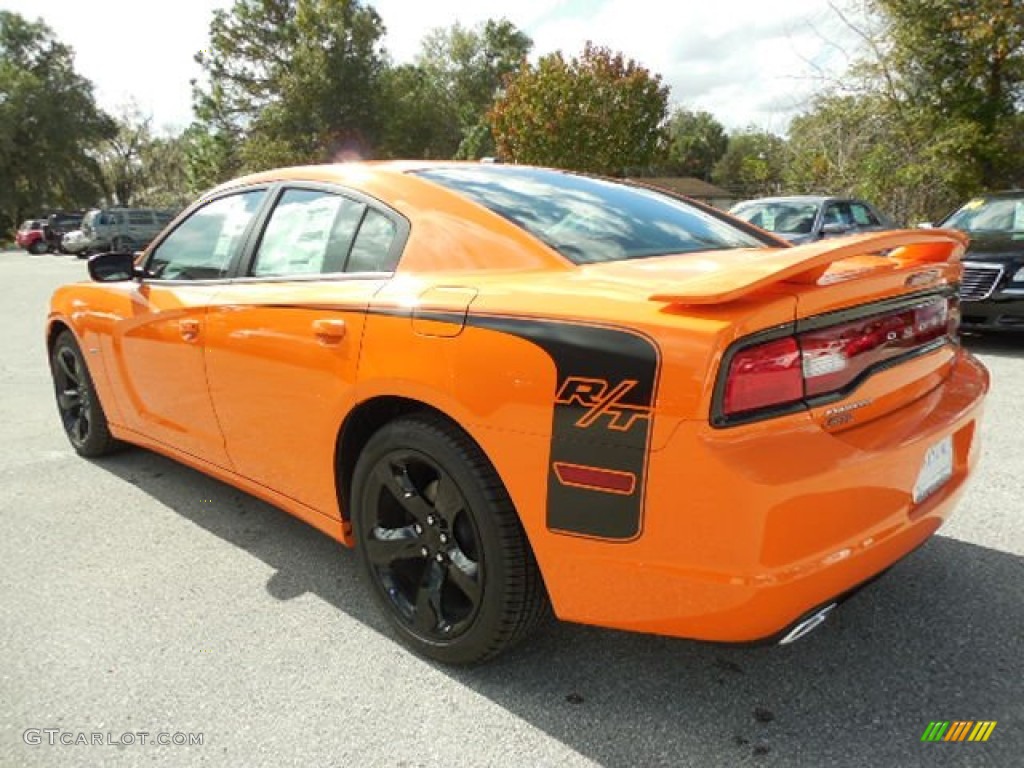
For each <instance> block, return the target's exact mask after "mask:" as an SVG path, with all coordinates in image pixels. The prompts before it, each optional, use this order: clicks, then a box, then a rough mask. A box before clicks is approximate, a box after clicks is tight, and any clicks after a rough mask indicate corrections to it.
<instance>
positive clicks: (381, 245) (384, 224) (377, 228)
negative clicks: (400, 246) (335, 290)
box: [345, 208, 398, 272]
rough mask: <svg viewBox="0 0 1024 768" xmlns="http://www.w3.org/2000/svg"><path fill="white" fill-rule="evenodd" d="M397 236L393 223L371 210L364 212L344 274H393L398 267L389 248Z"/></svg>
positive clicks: (395, 258) (396, 229)
mask: <svg viewBox="0 0 1024 768" xmlns="http://www.w3.org/2000/svg"><path fill="white" fill-rule="evenodd" d="M397 234H398V227H397V226H395V222H393V221H392V220H391V219H389V218H388V217H387V216H385V215H384V214H382V213H380V212H379V211H375V210H373V209H372V208H370V209H368V210H367V211H366V217H365V218H364V219H363V224H362V226H360V227H359V234H358V235H356V241H355V243H354V244H353V245H352V253H351V255H350V256H349V259H348V264H347V265H346V266H345V271H346V272H393V271H394V270H395V267H396V266H397V265H398V259H397V257H392V255H391V246H392V245H393V244H394V242H395V236H396V235H397Z"/></svg>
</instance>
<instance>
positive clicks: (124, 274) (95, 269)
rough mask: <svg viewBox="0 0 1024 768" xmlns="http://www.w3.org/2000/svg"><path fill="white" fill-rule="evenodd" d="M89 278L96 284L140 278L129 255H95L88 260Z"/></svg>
mask: <svg viewBox="0 0 1024 768" xmlns="http://www.w3.org/2000/svg"><path fill="white" fill-rule="evenodd" d="M88 268H89V277H90V278H92V279H93V280H95V281H96V282H97V283H117V282H124V281H127V280H134V279H135V278H136V277H142V274H143V273H142V270H141V269H139V268H138V267H136V266H135V255H134V254H131V253H116V252H110V253H97V254H96V255H95V256H91V257H90V258H89V263H88Z"/></svg>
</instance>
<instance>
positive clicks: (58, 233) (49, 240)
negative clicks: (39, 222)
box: [44, 213, 82, 253]
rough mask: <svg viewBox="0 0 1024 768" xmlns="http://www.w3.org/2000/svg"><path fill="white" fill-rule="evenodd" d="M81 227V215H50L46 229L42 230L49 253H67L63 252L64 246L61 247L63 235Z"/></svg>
mask: <svg viewBox="0 0 1024 768" xmlns="http://www.w3.org/2000/svg"><path fill="white" fill-rule="evenodd" d="M81 226H82V214H80V213H51V214H50V215H49V216H48V217H47V219H46V227H45V228H44V232H45V233H46V244H47V245H48V246H49V247H50V250H51V251H55V252H57V253H67V251H65V250H64V246H63V245H61V240H63V239H64V235H66V234H67V233H68V232H70V231H72V230H73V229H78V228H79V227H81Z"/></svg>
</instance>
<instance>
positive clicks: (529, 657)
mask: <svg viewBox="0 0 1024 768" xmlns="http://www.w3.org/2000/svg"><path fill="white" fill-rule="evenodd" d="M98 466H100V467H102V468H104V469H106V470H107V471H109V472H111V473H113V474H114V475H116V476H118V477H120V478H123V479H124V480H125V481H127V482H131V483H133V484H134V485H136V486H137V487H138V488H139V489H141V490H142V491H144V492H145V493H147V494H148V495H150V496H151V497H153V498H154V499H156V500H157V501H159V502H160V503H162V504H164V505H166V506H167V507H169V508H170V509H172V510H174V511H175V512H176V513H177V514H179V515H181V516H182V517H184V518H186V519H187V520H189V521H191V522H192V523H194V524H196V525H198V526H201V527H202V528H203V529H205V530H207V531H209V532H210V533H212V534H214V535H216V536H218V537H219V538H221V539H223V540H224V541H226V542H228V543H230V544H232V545H234V546H236V547H239V548H241V549H243V550H245V551H246V552H248V553H250V554H252V555H254V556H255V557H257V558H259V559H260V560H261V561H263V562H264V563H266V564H267V565H269V566H270V567H272V568H273V569H274V575H273V576H272V577H271V578H270V580H269V581H268V582H267V583H266V584H262V583H261V584H252V585H249V587H251V588H252V589H262V588H266V589H267V591H268V592H269V593H270V594H271V595H272V596H274V597H276V598H278V599H281V600H288V599H291V598H294V597H296V596H298V595H302V594H304V593H307V592H308V593H313V594H315V595H317V596H318V597H320V598H321V599H323V600H325V601H327V602H329V603H330V604H331V605H333V606H336V607H337V608H339V609H340V610H342V611H344V612H345V613H346V614H348V615H350V616H351V617H353V618H355V619H356V620H358V621H360V622H362V623H363V624H365V625H367V626H368V627H370V628H372V629H374V630H376V631H378V632H381V633H383V634H385V635H387V634H388V630H387V624H386V622H385V620H384V619H383V617H381V615H380V614H379V613H378V611H377V609H376V607H375V605H374V604H373V602H372V600H371V597H370V594H369V590H368V589H367V588H366V587H365V586H364V584H363V582H362V580H361V579H360V577H359V576H360V574H359V571H358V568H357V562H356V559H355V557H354V555H353V554H352V553H349V552H347V551H345V550H343V549H342V548H341V547H340V546H339V545H338V544H337V543H335V542H333V541H331V540H330V539H329V538H328V537H326V536H323V535H321V534H320V533H318V532H317V531H315V530H314V529H312V528H311V527H309V526H307V525H305V524H304V523H302V522H300V521H298V520H296V519H294V518H292V517H291V516H289V515H287V514H286V513H284V512H281V511H279V510H277V509H275V508H274V507H271V506H270V505H267V504H264V503H262V502H260V501H258V500H256V499H254V498H253V497H251V496H248V495H247V494H244V493H242V492H240V491H237V490H235V489H233V488H231V487H229V486H227V485H224V484H222V483H220V482H218V481H216V480H213V479H211V478H208V477H206V476H205V475H202V474H200V473H198V472H194V471H193V470H190V469H188V468H186V467H184V466H182V465H179V464H177V463H175V462H172V461H170V460H168V459H165V458H163V457H161V456H158V455H156V454H152V453H150V452H148V451H143V450H140V449H133V450H130V451H127V452H125V453H123V454H120V455H118V456H115V457H112V458H109V459H106V460H104V461H102V462H98ZM1022 586H1024V558H1020V557H1017V556H1015V555H1011V554H1007V553H1003V552H1000V551H997V550H994V549H987V548H984V547H979V546H975V545H972V544H968V543H964V542H961V541H957V540H954V539H950V538H946V537H943V536H938V537H936V538H934V539H933V540H932V541H931V542H929V543H928V544H926V545H925V546H924V547H923V548H921V549H920V550H918V551H917V552H915V553H914V554H912V555H911V556H910V557H908V558H907V559H906V560H905V561H903V562H901V563H899V564H898V565H896V566H895V567H894V568H893V569H892V570H891V571H890V572H889V573H888V574H887V575H886V576H885V577H883V578H882V579H880V580H879V581H877V582H875V583H874V584H872V585H871V586H869V587H868V588H866V589H865V590H863V591H862V592H860V593H859V594H857V595H856V596H855V597H854V598H852V599H851V600H850V601H849V602H847V603H846V604H844V605H843V606H842V607H841V608H840V609H839V610H838V611H837V612H836V613H835V614H834V615H833V617H832V618H830V619H829V621H828V622H827V623H826V624H825V625H824V626H823V627H822V628H821V629H819V630H817V631H816V632H814V633H812V634H811V635H810V636H808V637H807V638H805V639H803V640H800V641H798V642H797V643H795V644H793V645H791V646H785V647H778V646H761V647H738V646H726V645H714V644H708V643H696V642H689V641H684V640H676V639H669V638H660V637H653V636H646V635H636V634H630V633H623V632H615V631H610V630H603V629H596V628H589V627H583V626H577V625H571V624H563V623H558V622H551V624H550V625H549V626H547V627H545V628H544V629H543V630H542V631H541V632H539V633H538V634H537V635H536V636H534V637H531V638H530V639H529V640H528V641H527V642H526V643H525V644H524V645H523V646H521V647H519V648H517V649H515V650H513V651H512V652H510V653H509V654H507V655H506V656H504V657H501V658H499V659H497V660H495V661H494V662H492V663H490V664H488V665H484V666H480V667H475V668H469V669H449V668H444V667H440V666H439V667H438V668H439V669H440V670H441V671H443V672H444V673H445V674H447V675H448V676H449V677H451V678H452V679H453V680H456V681H458V682H459V683H461V684H463V685H465V686H467V687H469V688H470V689H472V690H474V691H476V692H477V693H479V694H481V695H484V696H486V697H488V698H489V699H490V700H492V701H493V702H495V703H496V704H498V705H500V706H501V707H503V708H504V709H505V710H507V711H508V712H510V713H512V714H513V715H515V716H517V717H519V718H522V719H523V720H525V721H526V722H528V723H530V724H532V725H533V726H534V727H536V728H538V729H540V730H542V731H544V732H546V733H548V734H549V735H550V736H552V737H554V738H556V739H558V740H559V741H561V742H562V743H564V744H565V745H567V746H568V747H570V748H572V749H573V750H575V751H577V752H578V753H580V754H582V755H584V756H586V757H588V758H590V759H592V760H594V761H595V762H597V763H599V764H601V765H605V766H622V767H623V768H626V767H627V766H629V767H632V766H660V765H665V766H680V765H701V766H703V765H734V766H741V765H757V766H766V765H779V766H794V765H799V766H814V767H815V768H817V767H818V766H825V765H830V766H831V765H836V766H839V765H842V766H846V765H850V766H865V765H900V766H912V765H922V766H925V765H927V766H933V765H949V764H957V765H970V766H988V765H992V766H997V765H998V766H1002V765H1012V764H1019V763H1018V762H1017V761H1018V759H1019V756H1020V754H1021V752H1022V751H1024V695H1022V671H1024V601H1022V599H1021V594H1022V589H1021V588H1022ZM249 587H247V585H239V588H243V589H244V588H249ZM341 652H343V651H342V650H340V649H339V653H341ZM933 720H975V721H977V720H995V721H997V722H998V726H997V728H996V729H995V731H994V732H993V735H992V737H991V739H990V740H989V742H987V743H985V744H969V743H965V744H924V743H921V741H920V739H921V735H922V733H923V732H924V730H925V728H926V727H927V726H928V724H929V722H930V721H933ZM958 750H959V751H958ZM513 762H514V763H517V764H523V765H527V764H529V762H530V761H529V756H528V755H521V756H518V757H516V759H515V760H514V761H513Z"/></svg>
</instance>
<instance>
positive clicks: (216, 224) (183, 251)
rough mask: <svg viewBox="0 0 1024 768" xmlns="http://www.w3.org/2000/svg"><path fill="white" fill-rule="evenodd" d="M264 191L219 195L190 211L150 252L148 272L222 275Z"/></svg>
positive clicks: (179, 277) (182, 276)
mask: <svg viewBox="0 0 1024 768" xmlns="http://www.w3.org/2000/svg"><path fill="white" fill-rule="evenodd" d="M264 194H265V193H264V191H263V190H253V191H251V192H242V193H239V194H237V195H231V196H229V197H222V198H220V199H218V200H214V201H213V202H212V203H209V204H207V205H204V206H203V207H202V208H200V209H199V210H197V211H195V212H194V213H192V215H191V216H189V217H188V218H187V219H185V221H183V222H182V223H181V224H180V225H179V226H178V227H176V228H175V230H174V231H173V232H171V234H170V235H168V236H167V238H166V239H165V240H164V241H163V242H162V243H160V245H159V247H158V248H157V249H156V251H154V252H153V255H152V256H151V257H150V259H149V262H148V263H147V265H146V267H147V269H148V271H149V273H150V274H151V275H153V276H154V277H159V278H162V279H164V280H210V279H214V278H218V277H224V275H226V274H227V271H228V269H229V267H230V265H231V261H232V259H233V258H234V257H235V256H236V254H237V253H238V251H239V249H240V248H241V247H242V235H243V234H244V233H245V229H246V227H247V226H248V225H249V222H250V221H252V218H253V216H255V214H256V211H257V209H258V208H259V205H260V202H261V201H262V200H263V195H264Z"/></svg>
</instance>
